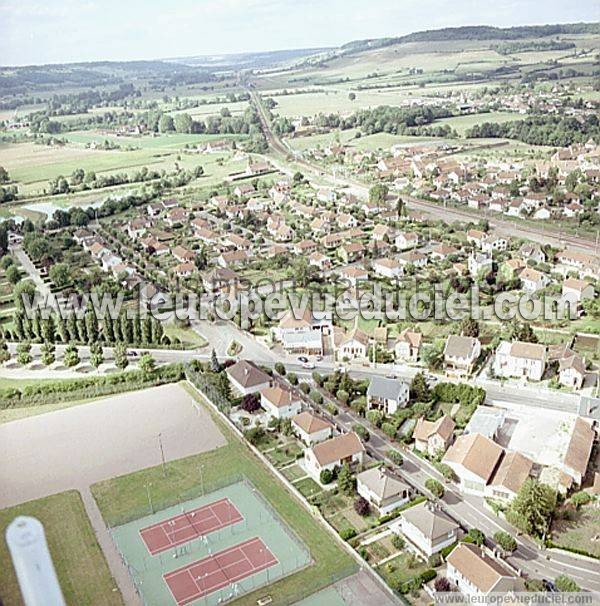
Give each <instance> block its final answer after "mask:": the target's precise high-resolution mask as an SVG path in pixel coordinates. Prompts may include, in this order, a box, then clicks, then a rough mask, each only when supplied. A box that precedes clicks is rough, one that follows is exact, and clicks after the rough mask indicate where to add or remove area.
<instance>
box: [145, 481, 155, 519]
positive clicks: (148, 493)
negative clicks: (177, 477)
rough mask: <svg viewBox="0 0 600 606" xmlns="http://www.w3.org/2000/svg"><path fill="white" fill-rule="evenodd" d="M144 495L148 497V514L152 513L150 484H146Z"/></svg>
mask: <svg viewBox="0 0 600 606" xmlns="http://www.w3.org/2000/svg"><path fill="white" fill-rule="evenodd" d="M145 486H146V494H147V495H148V505H149V506H150V513H154V507H152V497H151V496H150V486H152V484H150V482H146V484H145Z"/></svg>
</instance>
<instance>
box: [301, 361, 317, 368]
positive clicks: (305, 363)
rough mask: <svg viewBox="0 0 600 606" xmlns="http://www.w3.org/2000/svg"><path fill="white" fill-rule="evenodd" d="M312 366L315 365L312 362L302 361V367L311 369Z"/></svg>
mask: <svg viewBox="0 0 600 606" xmlns="http://www.w3.org/2000/svg"><path fill="white" fill-rule="evenodd" d="M314 367H315V365H314V364H313V363H312V362H302V368H306V369H308V370H312V369H313V368H314Z"/></svg>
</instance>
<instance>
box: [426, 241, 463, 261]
mask: <svg viewBox="0 0 600 606" xmlns="http://www.w3.org/2000/svg"><path fill="white" fill-rule="evenodd" d="M429 254H430V256H431V258H432V259H433V260H436V261H445V260H446V259H447V258H448V257H449V256H451V255H457V254H458V250H457V249H456V248H454V246H449V245H448V244H443V243H442V244H438V245H437V246H434V247H433V248H432V249H431V252H430V253H429Z"/></svg>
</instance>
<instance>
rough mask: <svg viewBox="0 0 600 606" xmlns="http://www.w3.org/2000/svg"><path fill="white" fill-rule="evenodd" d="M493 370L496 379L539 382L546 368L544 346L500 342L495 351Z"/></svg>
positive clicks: (520, 342) (519, 342) (518, 342)
mask: <svg viewBox="0 0 600 606" xmlns="http://www.w3.org/2000/svg"><path fill="white" fill-rule="evenodd" d="M493 368H494V374H495V375H496V376H498V377H506V378H508V377H515V378H525V379H527V380H529V381H541V379H542V377H543V376H544V370H545V368H546V346H545V345H539V344H537V343H524V342H523V341H514V342H512V343H511V342H509V341H502V342H501V343H500V345H498V349H496V356H495V358H494V366H493Z"/></svg>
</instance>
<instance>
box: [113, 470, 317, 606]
mask: <svg viewBox="0 0 600 606" xmlns="http://www.w3.org/2000/svg"><path fill="white" fill-rule="evenodd" d="M223 499H228V501H229V502H230V503H231V504H232V505H233V506H234V507H235V508H236V509H237V511H239V513H240V514H241V518H242V519H241V520H240V521H239V522H237V523H234V524H227V525H224V526H223V527H221V528H218V529H216V530H214V531H211V532H210V533H207V534H205V535H197V536H195V537H193V538H191V539H190V540H189V541H188V542H185V543H179V542H177V544H176V545H173V547H172V548H170V549H166V550H161V551H160V552H158V553H156V554H155V555H151V553H150V552H149V550H148V547H147V545H146V543H145V542H144V540H143V537H142V535H141V534H140V531H141V530H143V529H147V528H148V527H152V526H154V525H161V524H163V523H165V521H168V520H170V519H174V518H177V517H181V515H182V514H186V512H191V511H194V510H198V509H199V508H204V507H206V506H207V505H210V504H211V503H215V502H218V501H222V500H223ZM111 533H112V537H113V540H114V542H115V544H116V546H117V549H118V550H119V551H120V553H121V556H122V558H123V561H124V563H125V565H126V566H127V568H128V570H129V572H130V574H131V576H132V578H133V581H134V583H135V586H136V588H137V590H138V593H140V595H141V597H142V599H143V602H144V604H146V605H147V606H168V605H173V606H175V604H176V601H175V599H174V597H173V595H172V593H171V591H170V590H169V586H168V585H167V583H166V582H165V580H164V579H163V577H164V575H168V573H172V572H174V571H177V570H180V569H183V568H185V567H188V566H192V565H194V564H195V563H198V562H199V561H201V560H206V559H207V558H210V557H211V556H212V555H214V554H218V553H219V552H223V551H225V550H230V549H234V548H235V547H236V546H237V545H241V544H244V543H246V542H248V541H251V540H256V539H257V538H258V539H260V540H261V541H262V543H263V544H264V546H265V547H266V548H267V549H268V551H269V552H270V553H271V554H272V555H273V556H274V560H276V563H275V564H273V565H270V566H269V567H268V568H264V567H256V572H254V573H251V574H249V575H248V576H246V577H244V578H242V579H238V578H235V579H234V578H232V580H231V583H228V584H226V585H225V586H223V587H219V588H215V590H214V591H211V592H210V593H206V592H205V591H201V592H199V593H202V594H203V595H202V596H201V597H199V598H198V599H197V600H194V601H192V602H187V601H186V604H188V603H189V604H191V605H192V606H193V605H196V604H202V605H204V604H206V605H207V606H216V605H217V604H221V603H223V602H225V601H227V600H230V599H233V598H235V597H236V596H240V595H243V594H245V593H248V592H250V591H253V590H255V589H258V588H259V587H265V593H266V594H268V588H267V587H266V586H267V585H268V584H269V583H272V582H274V581H276V580H278V579H280V578H282V577H284V576H287V575H289V574H291V573H292V572H295V571H296V570H299V569H300V568H303V567H305V566H307V565H309V564H310V563H311V560H310V554H309V552H308V550H307V549H306V548H305V547H304V545H303V544H302V543H301V541H300V540H299V539H298V537H296V535H294V534H293V533H292V531H291V530H290V529H289V527H287V525H286V524H285V523H284V522H283V521H282V520H281V519H280V518H279V516H278V515H277V514H276V513H275V512H274V511H273V510H272V509H271V508H270V506H269V505H268V504H267V503H266V502H265V501H264V500H263V498H262V497H261V495H260V494H259V493H258V491H256V490H255V489H254V487H253V486H252V485H251V484H250V483H248V482H246V481H241V482H237V483H235V484H231V485H229V486H226V487H224V488H221V489H219V490H216V491H214V492H211V493H209V494H206V495H204V496H202V497H198V498H195V499H192V500H190V501H186V502H185V503H181V504H180V505H176V506H174V507H169V508H167V509H164V510H162V511H159V512H157V513H154V514H152V515H148V516H145V517H143V518H140V519H138V520H134V521H133V522H129V523H127V524H124V525H123V526H117V527H115V528H112V529H111ZM263 568H264V569H263ZM238 576H239V575H238ZM167 578H170V576H169V575H168V576H167ZM215 587H217V585H216V584H215Z"/></svg>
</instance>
